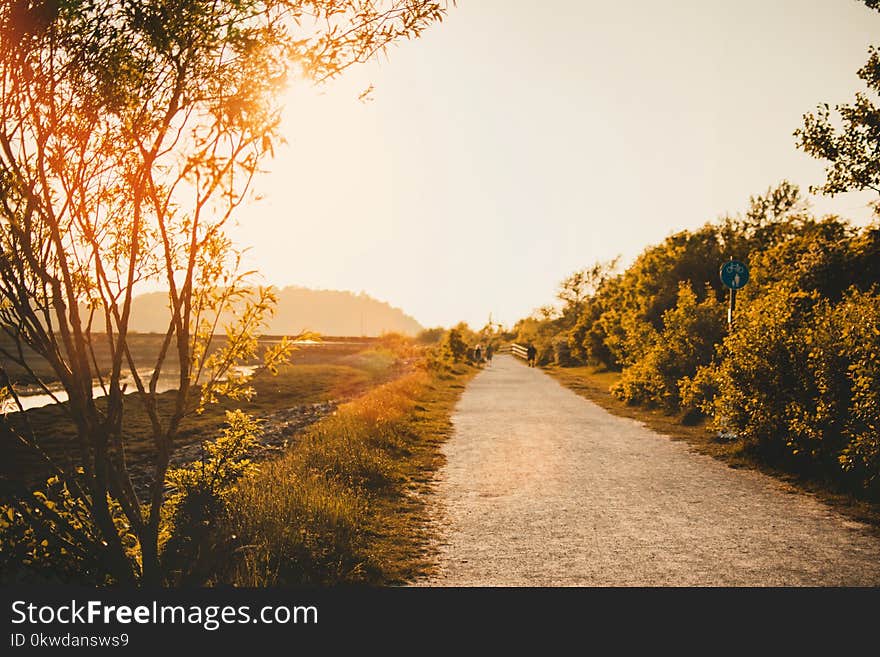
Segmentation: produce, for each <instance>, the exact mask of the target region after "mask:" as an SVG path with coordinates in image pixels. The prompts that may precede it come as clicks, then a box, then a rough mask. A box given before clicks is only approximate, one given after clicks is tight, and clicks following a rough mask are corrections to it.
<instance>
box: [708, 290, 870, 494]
mask: <svg viewBox="0 0 880 657" xmlns="http://www.w3.org/2000/svg"><path fill="white" fill-rule="evenodd" d="M878 321H880V297H878V295H877V294H876V292H869V293H865V292H860V291H859V290H858V289H856V288H852V289H850V290H849V291H848V292H847V293H846V294H845V295H844V296H843V298H842V299H841V300H840V301H839V302H837V303H832V302H831V301H830V300H828V299H826V298H823V297H822V296H821V295H819V294H818V293H817V292H815V291H812V292H804V291H800V290H796V289H793V288H792V287H791V286H788V285H785V284H783V283H779V284H776V285H774V286H773V287H772V288H771V289H769V290H767V291H765V292H764V294H763V295H762V297H761V298H759V299H755V300H754V301H753V302H752V303H751V304H750V306H749V308H748V309H747V310H746V311H745V312H744V313H743V314H742V316H741V318H740V320H739V322H738V324H737V329H736V331H735V332H734V333H733V334H732V335H730V336H729V337H728V338H726V339H725V341H724V347H723V351H724V354H725V357H724V358H723V359H722V360H721V361H720V362H719V363H717V364H715V365H714V366H713V367H711V368H709V369H707V370H706V371H704V372H702V373H701V375H700V376H701V377H702V378H704V379H707V378H708V379H711V380H712V382H713V386H714V392H713V394H712V395H711V396H707V397H706V399H705V401H704V406H705V408H706V410H709V411H714V416H715V422H716V424H717V425H719V426H722V425H723V427H724V428H726V429H727V430H729V431H731V432H734V433H735V434H736V435H738V436H739V437H740V438H742V439H743V440H745V441H746V442H747V443H750V444H753V445H755V446H756V447H757V448H758V449H759V450H761V452H762V453H763V454H764V455H765V456H768V457H769V458H772V459H775V460H778V461H782V462H788V463H790V464H791V465H792V466H793V467H796V468H798V469H800V470H803V471H806V472H810V473H817V472H821V473H824V475H825V476H828V477H830V478H832V479H836V480H838V481H840V482H842V483H847V484H849V485H851V486H852V487H854V488H855V489H862V490H867V491H868V492H870V493H871V494H876V493H877V492H880V491H878V484H880V481H878V475H880V442H878V439H877V436H878V432H877V428H878V426H880V387H878V381H880V378H878V377H880V366H878V359H877V354H878V353H880V329H878V326H880V324H878Z"/></svg>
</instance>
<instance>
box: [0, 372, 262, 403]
mask: <svg viewBox="0 0 880 657" xmlns="http://www.w3.org/2000/svg"><path fill="white" fill-rule="evenodd" d="M235 369H236V371H238V372H240V373H242V374H248V375H250V374H253V373H254V372H255V371H256V370H257V366H256V365H239V366H238V367H236V368H235ZM138 374H139V375H140V377H141V380H142V381H143V382H144V385H146V384H147V381H149V378H150V376H151V375H152V370H138ZM178 378H179V374H178V373H177V372H171V373H169V374H166V375H164V376H160V377H159V381H158V384H157V385H156V392H157V393H159V392H168V391H169V390H177V384H178ZM122 383H123V384H128V385H127V387H126V389H125V394H126V395H130V394H132V393H133V392H137V386H135V384H134V379H132V378H131V376H128V377H124V378H123V379H122ZM93 384H94V385H93V387H92V397H94V398H95V399H97V398H99V397H103V396H104V389H103V388H102V387H101V384H100V383H99V382H98V380H97V379H96V380H95V381H94V382H93ZM47 387H48V388H49V390H50V392H51V393H52V394H47V393H45V392H41V391H40V389H39V388H32V390H34V391H33V392H30V390H24V391H19V393H18V400H19V402H20V403H21V407H22V409H23V410H25V411H27V410H29V409H31V408H42V407H43V406H50V405H51V404H55V403H63V402H66V401H67V400H68V395H67V392H65V390H64V388H62V387H60V386H59V385H58V384H52V385H50V386H47ZM18 410H19V409H18V405H17V404H16V403H15V402H14V401H12V400H11V399H9V400H6V401H5V402H2V401H0V411H2V412H4V413H17V412H18Z"/></svg>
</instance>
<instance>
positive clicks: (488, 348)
mask: <svg viewBox="0 0 880 657" xmlns="http://www.w3.org/2000/svg"><path fill="white" fill-rule="evenodd" d="M493 351H495V350H494V349H492V343H491V342H490V343H489V344H487V345H486V365H491V364H492V352H493Z"/></svg>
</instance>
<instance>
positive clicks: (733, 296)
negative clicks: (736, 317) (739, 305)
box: [727, 288, 736, 331]
mask: <svg viewBox="0 0 880 657" xmlns="http://www.w3.org/2000/svg"><path fill="white" fill-rule="evenodd" d="M734 310H736V290H734V289H733V288H731V289H730V307H729V308H728V309H727V328H728V330H730V331H733V311H734Z"/></svg>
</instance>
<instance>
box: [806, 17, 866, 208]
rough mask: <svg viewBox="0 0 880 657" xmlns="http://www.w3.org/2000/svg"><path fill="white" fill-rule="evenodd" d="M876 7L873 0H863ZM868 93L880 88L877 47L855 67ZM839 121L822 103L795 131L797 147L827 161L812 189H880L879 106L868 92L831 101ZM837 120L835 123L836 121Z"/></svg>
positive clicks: (836, 190) (828, 192)
mask: <svg viewBox="0 0 880 657" xmlns="http://www.w3.org/2000/svg"><path fill="white" fill-rule="evenodd" d="M865 4H866V5H868V6H869V7H870V8H872V9H874V10H877V11H880V6H878V3H877V2H876V1H874V0H865ZM858 76H859V78H861V79H862V81H864V82H865V84H866V85H867V87H868V89H869V90H870V93H872V94H874V95H876V94H877V93H878V92H880V49H878V48H877V47H876V46H872V47H871V48H870V49H869V50H868V61H867V62H866V63H865V65H864V66H863V67H862V68H861V69H859V71H858ZM834 111H835V112H836V113H837V115H838V117H839V121H834V120H833V118H832V112H831V107H830V106H829V105H828V104H827V103H824V104H822V105H820V106H819V107H818V108H817V109H816V111H815V113H810V114H805V115H804V124H803V126H802V127H801V128H798V130H797V131H795V136H796V137H797V138H798V147H799V148H801V149H802V150H803V151H804V152H805V153H808V154H809V155H812V156H813V157H815V158H817V159H821V160H825V161H826V162H827V165H826V168H825V182H824V183H823V184H822V185H819V186H817V187H816V188H815V189H816V190H817V191H820V192H822V193H823V194H832V195H833V194H838V193H841V192H847V191H851V190H864V189H872V190H874V191H876V192H880V159H878V158H877V153H878V152H880V108H878V107H877V106H876V105H875V104H874V103H873V102H872V100H871V97H870V95H869V94H867V93H864V92H857V93H856V97H855V100H854V101H853V102H852V103H850V104H842V105H835V107H834ZM836 124H838V125H836Z"/></svg>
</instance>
